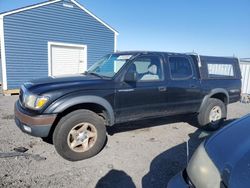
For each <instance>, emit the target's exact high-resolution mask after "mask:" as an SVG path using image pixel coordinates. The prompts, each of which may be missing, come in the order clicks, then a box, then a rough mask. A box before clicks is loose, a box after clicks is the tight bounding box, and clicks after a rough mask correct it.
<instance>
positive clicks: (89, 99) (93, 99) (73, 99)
mask: <svg viewBox="0 0 250 188" xmlns="http://www.w3.org/2000/svg"><path fill="white" fill-rule="evenodd" d="M84 103H94V104H98V105H101V106H102V107H103V108H104V109H105V110H106V111H107V114H108V116H109V120H110V125H114V123H115V117H114V111H113V108H112V106H111V105H110V103H109V102H108V101H107V100H106V99H104V98H102V97H98V96H92V95H85V96H67V97H63V98H61V99H59V100H57V101H55V102H53V103H52V104H51V105H50V106H49V107H48V108H47V109H46V110H45V111H44V113H47V114H51V113H53V114H58V113H61V112H63V111H64V110H66V109H68V108H70V107H72V106H75V105H78V104H84Z"/></svg>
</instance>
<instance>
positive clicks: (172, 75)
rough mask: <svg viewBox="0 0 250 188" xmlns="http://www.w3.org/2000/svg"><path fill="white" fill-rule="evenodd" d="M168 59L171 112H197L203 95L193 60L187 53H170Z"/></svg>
mask: <svg viewBox="0 0 250 188" xmlns="http://www.w3.org/2000/svg"><path fill="white" fill-rule="evenodd" d="M167 61H168V62H167V64H168V67H169V68H168V74H169V80H168V85H167V92H168V110H169V114H182V113H190V112H196V111H197V110H198V108H199V105H200V103H201V100H202V97H201V90H200V80H199V79H198V74H197V71H196V69H195V66H194V62H193V60H192V59H191V58H190V57H189V56H186V55H170V56H168V57H167Z"/></svg>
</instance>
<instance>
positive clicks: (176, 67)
mask: <svg viewBox="0 0 250 188" xmlns="http://www.w3.org/2000/svg"><path fill="white" fill-rule="evenodd" d="M169 66H170V73H171V78H172V79H188V78H190V77H191V76H192V75H193V71H192V66H191V63H190V61H189V60H188V59H187V58H185V57H170V58H169Z"/></svg>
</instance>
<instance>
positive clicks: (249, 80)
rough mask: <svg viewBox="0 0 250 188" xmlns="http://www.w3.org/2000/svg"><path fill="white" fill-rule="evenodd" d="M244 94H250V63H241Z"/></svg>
mask: <svg viewBox="0 0 250 188" xmlns="http://www.w3.org/2000/svg"><path fill="white" fill-rule="evenodd" d="M240 69H241V75H242V93H243V94H250V62H240Z"/></svg>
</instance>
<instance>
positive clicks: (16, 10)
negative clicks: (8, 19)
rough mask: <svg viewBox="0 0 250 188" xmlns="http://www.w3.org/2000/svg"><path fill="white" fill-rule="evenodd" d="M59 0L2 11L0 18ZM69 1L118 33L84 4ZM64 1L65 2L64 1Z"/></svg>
mask: <svg viewBox="0 0 250 188" xmlns="http://www.w3.org/2000/svg"><path fill="white" fill-rule="evenodd" d="M59 1H63V0H50V1H45V2H41V3H38V4H33V5H30V6H26V7H22V8H18V9H15V10H11V11H7V12H3V13H1V14H0V18H1V17H4V16H8V15H11V14H16V13H19V12H23V11H26V10H30V9H34V8H38V7H41V6H46V5H49V4H53V3H56V2H59ZM69 1H70V2H71V3H73V4H75V5H76V6H77V7H79V8H80V9H82V10H83V11H85V12H86V13H87V14H89V15H90V16H92V17H93V18H94V19H96V20H97V21H98V22H100V23H101V24H103V25H104V26H105V27H107V28H108V29H110V30H111V31H113V32H114V33H115V34H116V35H118V34H119V33H118V32H117V31H116V30H115V29H114V28H112V27H111V26H109V25H108V24H107V23H105V22H104V21H103V20H101V19H100V18H98V17H97V16H96V15H94V14H93V13H92V12H90V11H89V10H88V9H86V8H85V7H84V6H82V5H81V4H80V3H78V2H77V1H76V0H69ZM65 3H67V2H65Z"/></svg>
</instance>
